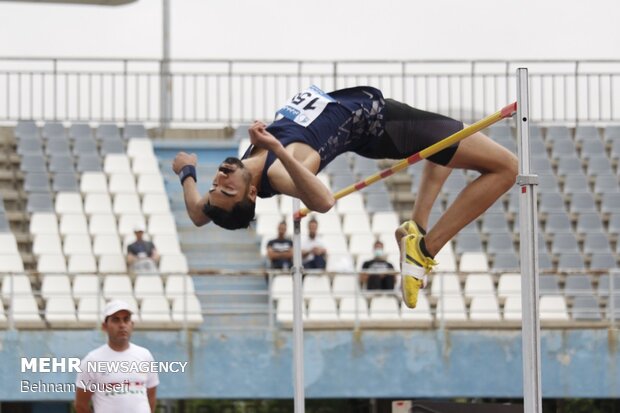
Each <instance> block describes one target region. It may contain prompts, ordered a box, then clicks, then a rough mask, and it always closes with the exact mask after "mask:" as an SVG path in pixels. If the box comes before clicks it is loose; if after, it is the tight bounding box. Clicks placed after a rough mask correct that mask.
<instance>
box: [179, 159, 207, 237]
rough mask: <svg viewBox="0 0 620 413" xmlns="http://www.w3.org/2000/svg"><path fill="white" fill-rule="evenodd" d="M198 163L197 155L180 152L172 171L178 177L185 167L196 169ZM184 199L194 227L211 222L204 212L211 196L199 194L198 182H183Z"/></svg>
mask: <svg viewBox="0 0 620 413" xmlns="http://www.w3.org/2000/svg"><path fill="white" fill-rule="evenodd" d="M196 163H197V157H196V155H195V154H191V155H190V154H187V153H185V152H179V153H178V154H177V156H176V157H175V158H174V161H172V170H173V171H174V173H175V174H177V175H178V174H179V173H180V172H181V169H183V167H184V166H186V165H192V166H194V167H196ZM183 197H184V199H185V208H186V209H187V214H188V215H189V218H190V219H191V220H192V222H193V223H194V225H196V226H198V227H200V226H203V225H205V224H208V223H209V222H211V219H210V218H209V217H208V216H207V215H205V214H204V212H202V211H203V209H204V206H205V205H206V204H207V202H208V200H209V194H205V196H204V197H203V196H201V195H200V192H198V186H197V184H196V181H194V180H193V179H192V178H187V179H185V181H183Z"/></svg>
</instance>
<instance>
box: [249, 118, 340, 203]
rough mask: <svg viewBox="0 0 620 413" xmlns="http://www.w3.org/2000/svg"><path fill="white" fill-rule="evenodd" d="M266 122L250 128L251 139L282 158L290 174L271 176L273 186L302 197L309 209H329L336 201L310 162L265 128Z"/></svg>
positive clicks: (281, 191) (284, 192)
mask: <svg viewBox="0 0 620 413" xmlns="http://www.w3.org/2000/svg"><path fill="white" fill-rule="evenodd" d="M265 127H266V125H265V124H264V123H262V122H254V124H253V125H252V126H251V127H250V129H249V133H250V140H251V142H252V144H254V145H255V146H257V147H261V148H266V149H268V150H270V151H272V152H273V153H274V154H275V155H276V156H277V157H278V159H279V160H280V162H281V163H282V165H283V166H284V168H285V169H286V172H287V173H286V174H274V175H273V176H272V175H270V176H269V181H270V182H271V186H272V187H273V188H274V189H276V190H277V191H278V192H280V193H283V194H286V195H290V196H293V197H296V198H299V199H300V200H301V201H302V202H303V203H304V204H305V205H306V206H307V207H308V208H310V209H311V210H313V211H317V212H327V211H329V210H330V209H331V207H332V206H334V203H335V202H336V200H335V198H334V196H333V194H332V193H331V191H330V190H329V189H327V188H326V187H325V185H323V183H322V182H321V181H320V180H319V178H317V177H316V176H315V175H314V173H313V172H312V171H310V170H309V169H308V167H307V166H306V165H304V164H303V163H301V162H300V161H299V160H298V159H296V158H295V157H294V156H293V155H292V154H291V153H290V152H289V151H287V149H286V148H285V147H284V146H282V143H280V141H279V140H277V139H276V138H275V136H273V135H272V134H270V133H269V132H267V130H266V129H265Z"/></svg>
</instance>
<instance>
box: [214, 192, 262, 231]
mask: <svg viewBox="0 0 620 413" xmlns="http://www.w3.org/2000/svg"><path fill="white" fill-rule="evenodd" d="M255 209H256V203H255V202H253V201H251V200H250V199H249V198H244V199H243V200H241V201H239V202H237V203H236V204H235V205H233V207H232V209H231V210H230V211H227V210H225V209H223V208H220V207H216V206H213V205H211V204H209V203H208V202H207V204H206V205H205V206H204V208H203V210H202V212H204V214H205V215H207V216H208V217H209V218H211V221H213V222H214V223H215V224H216V225H218V226H220V227H222V228H226V229H241V228H247V227H249V226H250V222H252V221H253V220H254V211H255Z"/></svg>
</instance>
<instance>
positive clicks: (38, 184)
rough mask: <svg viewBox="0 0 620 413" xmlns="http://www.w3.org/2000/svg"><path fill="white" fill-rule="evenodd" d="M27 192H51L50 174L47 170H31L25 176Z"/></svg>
mask: <svg viewBox="0 0 620 413" xmlns="http://www.w3.org/2000/svg"><path fill="white" fill-rule="evenodd" d="M24 190H25V191H26V192H51V187H50V181H49V176H48V175H47V173H46V172H30V173H27V174H26V175H25V176H24Z"/></svg>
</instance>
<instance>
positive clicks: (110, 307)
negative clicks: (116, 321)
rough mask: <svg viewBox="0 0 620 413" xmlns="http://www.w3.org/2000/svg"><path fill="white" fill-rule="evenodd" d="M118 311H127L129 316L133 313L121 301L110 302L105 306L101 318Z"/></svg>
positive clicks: (127, 305)
mask: <svg viewBox="0 0 620 413" xmlns="http://www.w3.org/2000/svg"><path fill="white" fill-rule="evenodd" d="M119 311H129V313H130V314H132V313H133V311H132V310H131V307H129V304H127V303H126V302H125V301H122V300H112V301H110V302H109V303H107V304H106V306H105V310H103V318H104V319H105V318H106V317H109V316H111V315H112V314H114V313H118V312H119Z"/></svg>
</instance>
